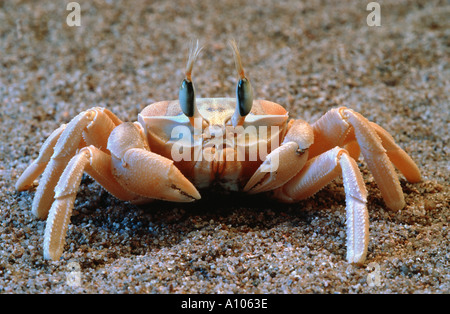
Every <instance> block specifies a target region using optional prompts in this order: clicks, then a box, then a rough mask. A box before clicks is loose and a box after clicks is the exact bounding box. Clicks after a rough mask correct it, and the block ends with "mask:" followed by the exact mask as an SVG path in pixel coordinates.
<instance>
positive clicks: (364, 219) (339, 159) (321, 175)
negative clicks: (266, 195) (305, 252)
mask: <svg viewBox="0 0 450 314" xmlns="http://www.w3.org/2000/svg"><path fill="white" fill-rule="evenodd" d="M341 174H342V177H343V181H344V189H345V196H346V197H345V201H346V213H347V214H346V216H347V222H346V225H347V261H348V262H349V263H355V264H363V263H364V261H365V258H366V254H367V247H368V243H369V216H368V212H367V207H366V203H367V190H366V188H365V185H364V181H363V178H362V175H361V172H360V171H359V169H358V165H357V164H356V162H355V160H354V159H353V158H352V157H351V156H350V154H349V153H348V152H347V151H346V150H345V149H343V148H340V147H335V148H333V149H331V150H329V151H327V152H325V153H323V154H321V155H319V156H316V157H314V158H312V159H310V160H308V162H307V163H306V165H305V166H304V167H303V169H302V170H301V171H300V172H299V173H298V174H297V175H295V176H294V177H293V178H292V179H291V180H290V181H289V182H287V183H286V184H284V185H283V186H281V187H280V188H278V189H276V190H275V191H274V192H273V196H274V197H275V198H277V199H279V200H281V201H284V202H297V201H300V200H303V199H306V198H308V197H310V196H312V195H314V194H315V193H316V192H318V191H319V190H320V189H322V188H323V187H324V186H326V185H327V184H328V183H330V182H331V181H332V180H334V179H335V178H336V177H338V176H340V175H341Z"/></svg>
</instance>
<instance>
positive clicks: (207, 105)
mask: <svg viewBox="0 0 450 314" xmlns="http://www.w3.org/2000/svg"><path fill="white" fill-rule="evenodd" d="M230 46H231V48H232V51H233V56H234V61H235V66H236V70H237V74H238V77H239V79H238V83H237V87H236V98H196V97H195V89H194V84H193V81H192V69H193V66H194V63H195V60H196V59H197V57H198V55H199V53H200V51H201V48H199V46H198V42H197V45H192V47H191V50H190V53H189V58H188V61H187V66H186V70H185V78H184V79H183V81H182V83H181V87H180V89H179V97H178V100H173V101H161V102H157V103H154V104H151V105H149V106H147V107H145V108H144V109H143V110H142V112H141V113H140V114H139V115H138V121H136V122H122V121H121V120H120V119H119V118H118V117H117V116H116V115H114V114H113V113H112V112H111V111H110V110H108V109H106V108H100V107H94V108H91V109H88V110H86V111H83V112H81V113H80V114H78V115H77V116H76V117H75V118H73V119H72V120H71V121H70V122H69V123H68V124H67V125H66V124H63V125H61V126H60V127H59V128H58V129H56V130H55V131H53V133H51V135H50V136H49V137H48V138H47V140H46V141H45V142H44V143H43V145H42V147H41V149H40V152H39V156H38V157H37V159H35V160H34V161H33V162H32V163H31V164H30V165H29V166H28V168H27V169H26V170H25V171H24V172H23V174H22V175H21V176H20V178H19V179H18V181H17V183H16V189H17V190H19V191H23V190H27V189H31V188H32V187H33V185H34V181H35V180H36V178H37V177H38V176H39V175H41V174H42V177H41V179H40V182H39V184H38V187H37V190H36V193H35V196H34V199H33V203H32V212H33V213H34V214H35V215H36V216H37V217H38V218H40V219H47V222H46V227H45V234H44V244H43V251H44V258H45V259H51V260H58V259H60V258H61V255H62V253H63V249H64V244H65V238H66V233H67V229H68V224H69V222H70V217H71V214H72V210H73V207H74V201H75V198H76V194H77V191H78V188H79V186H80V182H81V178H82V175H83V173H87V174H88V175H89V176H91V177H92V178H93V179H94V180H95V181H97V182H98V183H99V184H100V185H101V186H102V187H103V188H104V189H106V190H107V191H108V192H109V193H110V194H112V195H113V196H115V197H116V198H118V199H120V200H123V201H128V202H132V203H145V202H149V201H152V200H155V199H157V200H166V201H172V202H192V201H195V200H198V199H200V198H201V196H200V193H199V190H201V191H202V193H203V192H205V193H207V191H208V190H207V189H208V188H211V187H216V188H219V189H222V190H223V191H239V192H244V193H250V194H255V193H266V194H268V195H269V196H270V197H272V198H274V199H277V200H279V201H281V202H287V203H296V202H299V201H301V200H304V199H305V198H308V197H310V196H312V195H313V194H315V193H316V192H317V191H319V190H320V189H322V188H323V187H324V186H326V185H327V184H329V183H330V182H331V181H332V180H334V179H336V178H337V177H340V176H342V180H343V185H344V190H345V195H346V207H345V209H346V247H347V253H346V259H347V261H348V262H349V263H354V264H363V263H364V262H365V259H366V255H367V248H368V242H369V216H368V210H367V190H366V188H365V184H364V181H363V177H362V175H361V172H360V170H359V168H358V164H357V162H356V160H357V159H358V158H359V156H360V154H362V155H363V157H364V160H365V162H366V164H367V167H368V169H369V170H370V172H371V173H372V175H373V177H374V179H375V181H376V183H377V186H378V188H379V189H380V191H381V195H382V197H383V199H384V201H385V204H386V205H387V207H388V208H390V209H392V210H399V209H401V208H403V207H404V206H405V200H404V195H403V191H402V189H401V186H400V182H399V178H398V175H397V173H396V171H395V169H394V165H395V167H396V168H397V169H398V170H399V171H400V172H401V173H402V174H403V175H404V176H405V178H406V179H407V180H408V181H410V182H419V181H420V180H421V175H420V171H419V169H418V167H417V165H416V164H415V163H414V161H413V160H412V159H411V158H410V156H409V155H408V154H407V153H406V152H405V151H404V150H403V149H401V148H400V147H399V146H398V145H397V144H396V143H395V141H394V139H393V137H392V136H391V135H390V134H389V133H388V132H387V131H386V130H384V129H383V128H382V127H380V126H379V125H377V124H375V123H373V122H370V121H368V120H367V119H366V118H364V117H363V116H362V115H361V114H359V113H357V112H355V111H354V110H352V109H349V108H346V107H340V108H335V109H331V110H330V111H328V112H326V113H325V114H324V115H323V116H322V117H321V118H320V119H319V120H317V121H316V122H314V123H313V124H311V125H310V124H308V123H307V122H305V121H303V120H301V119H290V118H289V115H288V112H287V111H286V109H284V108H283V107H282V106H281V105H279V104H277V103H274V102H271V101H267V100H255V99H253V89H252V86H251V84H250V81H249V79H248V78H247V76H246V75H245V71H244V68H243V66H242V62H241V57H240V53H239V50H238V48H237V45H236V43H235V42H234V41H231V42H230ZM269 129H270V130H269ZM255 152H256V153H255Z"/></svg>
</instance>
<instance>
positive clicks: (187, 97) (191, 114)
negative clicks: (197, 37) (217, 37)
mask: <svg viewBox="0 0 450 314" xmlns="http://www.w3.org/2000/svg"><path fill="white" fill-rule="evenodd" d="M201 50H202V48H200V47H199V46H198V41H197V44H196V45H195V46H194V45H192V46H191V51H190V52H189V58H188V62H187V64H186V71H185V75H186V77H185V78H184V79H183V81H182V82H181V86H180V91H179V94H178V99H179V102H180V107H181V110H182V111H183V113H184V114H185V115H186V116H187V117H188V118H189V120H190V121H191V124H192V125H194V120H195V119H196V118H201V115H200V113H199V111H198V109H197V106H196V104H195V88H194V83H193V82H192V68H193V67H194V62H195V60H196V59H197V57H198V55H199V53H200V51H201Z"/></svg>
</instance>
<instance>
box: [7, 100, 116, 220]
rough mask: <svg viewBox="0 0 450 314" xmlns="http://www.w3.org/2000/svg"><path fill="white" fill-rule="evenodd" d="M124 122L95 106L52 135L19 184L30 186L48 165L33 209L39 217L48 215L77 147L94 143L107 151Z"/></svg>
mask: <svg viewBox="0 0 450 314" xmlns="http://www.w3.org/2000/svg"><path fill="white" fill-rule="evenodd" d="M120 123H121V121H120V120H119V119H118V118H117V117H116V116H115V115H114V114H113V113H111V112H110V111H109V110H107V109H104V108H92V109H89V110H86V111H84V112H81V113H80V114H78V115H77V116H76V117H75V118H73V119H72V120H71V121H70V122H69V123H68V124H67V125H66V126H61V127H60V128H59V129H57V130H56V131H54V132H53V133H52V134H51V135H50V137H49V139H47V141H46V142H45V143H44V145H43V146H42V148H41V152H40V154H39V157H38V159H37V160H36V161H35V162H33V163H32V164H31V165H30V166H29V167H28V168H27V169H26V170H25V172H24V173H23V174H22V176H21V177H20V178H19V180H18V182H17V184H16V188H17V189H18V190H24V189H26V188H28V187H29V186H30V183H31V182H33V180H34V179H36V177H37V176H39V174H40V173H42V169H43V168H45V170H44V172H43V174H42V178H41V180H40V181H39V185H38V188H37V190H36V194H35V196H34V199H33V204H32V212H33V213H34V214H35V215H36V216H37V217H38V218H40V219H45V218H46V217H47V215H48V211H49V209H50V206H51V205H52V202H53V199H54V195H55V192H54V188H55V186H56V184H57V183H58V180H59V178H60V176H61V174H62V172H63V171H64V169H65V168H66V165H67V163H68V162H69V161H70V159H71V158H72V157H73V156H74V155H75V153H76V151H77V149H79V148H81V147H83V146H85V145H91V144H92V145H95V146H96V147H98V148H100V149H101V150H103V151H105V152H106V151H107V150H106V144H107V139H108V136H109V134H110V133H111V131H112V129H113V128H114V127H115V126H116V125H118V124H120Z"/></svg>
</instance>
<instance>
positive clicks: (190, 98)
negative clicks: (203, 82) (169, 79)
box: [178, 79, 195, 118]
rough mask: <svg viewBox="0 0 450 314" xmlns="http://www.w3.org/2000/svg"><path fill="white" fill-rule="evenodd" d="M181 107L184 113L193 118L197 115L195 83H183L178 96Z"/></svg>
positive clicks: (187, 81) (185, 81) (186, 81)
mask: <svg viewBox="0 0 450 314" xmlns="http://www.w3.org/2000/svg"><path fill="white" fill-rule="evenodd" d="M178 99H179V102H180V107H181V110H182V111H183V113H184V114H185V115H186V116H188V117H189V118H192V117H193V116H194V114H195V89H194V83H192V82H191V81H189V80H188V79H184V80H183V81H182V82H181V86H180V92H179V94H178Z"/></svg>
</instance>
